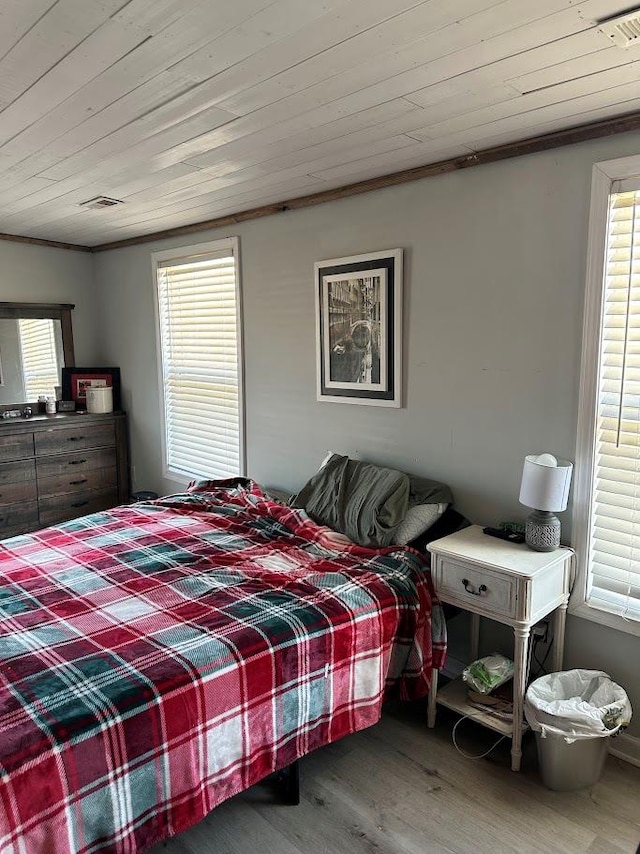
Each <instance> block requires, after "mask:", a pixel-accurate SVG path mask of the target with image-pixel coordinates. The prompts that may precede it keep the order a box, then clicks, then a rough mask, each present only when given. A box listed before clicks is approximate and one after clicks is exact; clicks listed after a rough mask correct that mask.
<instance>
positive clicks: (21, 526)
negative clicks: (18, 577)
mask: <svg viewBox="0 0 640 854" xmlns="http://www.w3.org/2000/svg"><path fill="white" fill-rule="evenodd" d="M128 501H129V458H128V452H127V432H126V415H125V414H124V413H123V412H112V413H109V414H108V415H90V414H88V413H87V414H82V415H77V414H75V413H70V414H69V415H34V416H32V417H31V418H20V419H6V420H1V421H0V539H3V538H5V537H11V536H13V535H14V534H22V533H26V532H27V531H33V530H36V529H37V528H45V527H47V526H48V525H55V524H56V523H58V522H64V521H66V520H67V519H74V518H75V517H77V516H84V515H86V514H87V513H95V512H96V511H98V510H106V509H107V508H109V507H114V506H115V505H117V504H126V503H127V502H128Z"/></svg>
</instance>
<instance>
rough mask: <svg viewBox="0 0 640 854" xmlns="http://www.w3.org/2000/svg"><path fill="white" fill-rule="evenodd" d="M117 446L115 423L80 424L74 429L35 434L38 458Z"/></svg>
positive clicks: (68, 428) (67, 428) (66, 428)
mask: <svg viewBox="0 0 640 854" xmlns="http://www.w3.org/2000/svg"><path fill="white" fill-rule="evenodd" d="M115 444H116V433H115V428H114V426H113V423H107V424H87V423H85V424H81V423H79V424H77V425H76V426H74V427H65V428H64V429H59V428H58V429H55V430H47V431H45V432H43V433H36V434H35V450H36V456H41V455H44V454H62V453H68V452H71V453H73V452H74V451H79V450H83V449H84V448H103V447H114V448H115Z"/></svg>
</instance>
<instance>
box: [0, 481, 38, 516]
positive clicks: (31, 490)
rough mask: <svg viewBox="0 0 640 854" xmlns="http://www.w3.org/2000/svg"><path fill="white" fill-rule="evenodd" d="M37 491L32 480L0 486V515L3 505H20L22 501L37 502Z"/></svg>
mask: <svg viewBox="0 0 640 854" xmlns="http://www.w3.org/2000/svg"><path fill="white" fill-rule="evenodd" d="M37 500H38V489H37V487H36V482H35V479H34V480H25V481H23V482H22V483H5V484H2V485H0V514H1V513H2V506H3V505H5V504H20V502H22V501H37Z"/></svg>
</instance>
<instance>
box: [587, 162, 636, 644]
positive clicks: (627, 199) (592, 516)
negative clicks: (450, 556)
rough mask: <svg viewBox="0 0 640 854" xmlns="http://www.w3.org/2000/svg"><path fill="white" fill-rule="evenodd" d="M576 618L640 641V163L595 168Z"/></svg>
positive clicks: (620, 163)
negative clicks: (607, 627) (630, 633)
mask: <svg viewBox="0 0 640 854" xmlns="http://www.w3.org/2000/svg"><path fill="white" fill-rule="evenodd" d="M587 267H588V268H587V289H586V302H585V320H584V333H583V348H582V378H581V389H580V413H579V419H578V446H577V454H576V456H577V459H576V463H577V464H576V491H575V495H574V534H575V538H574V544H575V546H576V549H577V553H578V567H579V572H578V583H577V585H576V591H575V593H574V597H573V600H572V611H573V612H574V613H578V614H580V615H581V616H585V617H588V618H590V619H594V620H596V621H598V622H601V623H605V624H607V625H611V626H615V627H616V628H622V629H624V630H626V631H629V632H632V633H634V634H640V158H625V159H624V160H622V161H609V162H607V163H601V164H598V165H597V166H596V167H595V168H594V178H593V191H592V203H591V222H590V233H589V257H588V265H587Z"/></svg>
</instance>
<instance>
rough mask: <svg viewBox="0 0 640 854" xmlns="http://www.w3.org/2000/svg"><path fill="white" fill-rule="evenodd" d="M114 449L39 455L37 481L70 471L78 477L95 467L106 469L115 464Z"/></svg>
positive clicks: (115, 455)
mask: <svg viewBox="0 0 640 854" xmlns="http://www.w3.org/2000/svg"><path fill="white" fill-rule="evenodd" d="M116 459H117V454H116V449H115V448H102V449H101V450H99V451H83V450H79V451H76V452H75V453H74V454H60V455H59V456H57V457H51V458H47V457H39V458H38V459H37V461H36V471H37V473H38V483H41V482H42V479H43V478H46V477H53V476H55V475H66V474H68V473H69V472H72V473H73V475H74V477H80V476H81V475H84V474H86V473H87V472H89V471H93V470H95V469H108V468H113V467H114V466H115V465H116Z"/></svg>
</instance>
